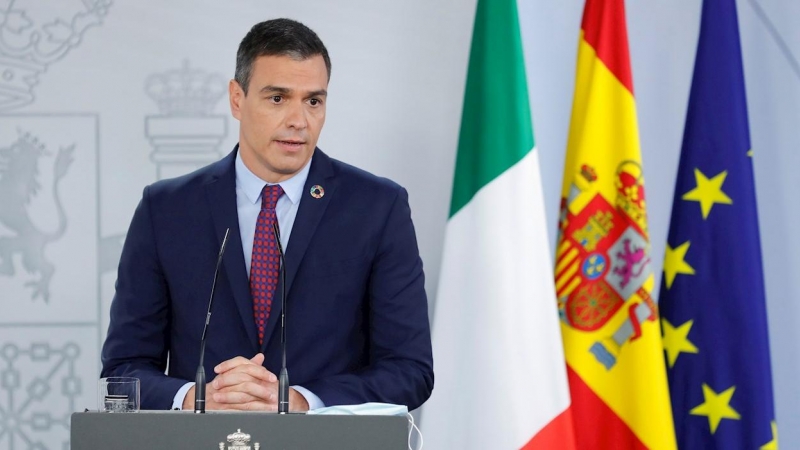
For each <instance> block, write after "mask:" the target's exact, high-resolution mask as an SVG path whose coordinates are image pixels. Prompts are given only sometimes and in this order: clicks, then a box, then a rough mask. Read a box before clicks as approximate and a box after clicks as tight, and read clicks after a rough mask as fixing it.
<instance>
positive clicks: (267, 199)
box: [261, 184, 283, 209]
mask: <svg viewBox="0 0 800 450" xmlns="http://www.w3.org/2000/svg"><path fill="white" fill-rule="evenodd" d="M281 195H283V188H282V187H281V185H280V184H268V185H266V186H264V190H262V191H261V208H262V209H275V205H276V204H278V199H279V198H281Z"/></svg>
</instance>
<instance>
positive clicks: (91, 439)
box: [70, 411, 408, 450]
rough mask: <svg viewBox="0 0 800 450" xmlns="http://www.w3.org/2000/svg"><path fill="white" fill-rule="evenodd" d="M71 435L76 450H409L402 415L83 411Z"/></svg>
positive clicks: (404, 420)
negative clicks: (111, 449)
mask: <svg viewBox="0 0 800 450" xmlns="http://www.w3.org/2000/svg"><path fill="white" fill-rule="evenodd" d="M70 433H71V437H70V446H71V448H73V449H76V450H100V449H110V448H113V449H116V450H145V449H170V450H183V449H186V450H190V449H191V450H200V449H208V450H218V449H224V450H227V449H229V448H230V449H233V450H245V449H248V450H259V449H261V450H273V449H280V450H284V449H285V450H292V449H304V450H305V449H308V450H313V449H329V450H335V449H347V450H362V449H363V450H375V449H383V450H404V449H407V448H408V420H407V419H406V418H405V417H402V416H334V415H305V414H286V415H279V414H269V413H256V412H208V413H206V414H194V413H193V412H191V411H141V412H138V413H106V412H83V413H74V414H73V415H72V427H71V432H70ZM248 435H249V436H248Z"/></svg>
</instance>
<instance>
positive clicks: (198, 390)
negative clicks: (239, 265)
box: [194, 228, 231, 414]
mask: <svg viewBox="0 0 800 450" xmlns="http://www.w3.org/2000/svg"><path fill="white" fill-rule="evenodd" d="M230 231H231V229H230V228H226V229H225V237H224V238H222V245H221V246H220V249H219V256H217V267H216V268H215V269H214V282H213V283H212V284H211V297H210V298H209V299H208V311H207V312H206V323H205V325H203V334H202V335H201V336H200V364H198V366H197V373H196V374H195V377H194V412H195V414H204V413H205V412H206V369H205V368H204V367H203V362H204V361H205V356H206V332H207V331H208V323H209V322H210V321H211V303H212V302H213V301H214V290H215V289H216V287H217V278H218V277H219V267H220V266H221V265H222V255H224V254H225V246H226V245H227V244H228V234H229V233H230Z"/></svg>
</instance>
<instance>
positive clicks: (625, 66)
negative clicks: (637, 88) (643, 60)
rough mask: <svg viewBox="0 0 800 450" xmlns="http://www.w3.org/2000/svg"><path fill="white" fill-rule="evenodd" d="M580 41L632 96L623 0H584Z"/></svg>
mask: <svg viewBox="0 0 800 450" xmlns="http://www.w3.org/2000/svg"><path fill="white" fill-rule="evenodd" d="M581 28H582V29H583V38H584V40H586V42H587V43H588V44H589V45H591V46H592V48H594V50H595V52H597V57H598V58H600V60H601V61H603V63H604V64H605V65H606V67H608V69H609V70H610V71H611V73H613V74H614V75H615V76H616V77H617V79H618V80H619V81H620V83H622V85H623V86H625V87H626V88H628V90H629V91H630V92H631V94H633V76H632V75H631V61H630V55H629V54H628V31H627V28H626V26H625V2H624V1H623V0H586V7H585V9H584V10H583V22H582V23H581Z"/></svg>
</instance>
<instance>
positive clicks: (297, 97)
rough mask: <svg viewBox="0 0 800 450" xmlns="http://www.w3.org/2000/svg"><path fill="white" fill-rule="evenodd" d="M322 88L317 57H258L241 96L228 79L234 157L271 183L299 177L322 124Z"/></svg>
mask: <svg viewBox="0 0 800 450" xmlns="http://www.w3.org/2000/svg"><path fill="white" fill-rule="evenodd" d="M327 89H328V72H327V69H326V68H325V61H324V60H323V59H322V55H315V56H313V57H311V58H309V59H306V60H303V61H296V60H294V59H292V58H290V57H288V56H259V57H258V58H256V60H255V61H254V63H253V68H252V73H251V76H250V86H249V88H248V90H247V95H245V94H244V91H243V90H242V88H241V86H239V83H237V82H236V80H231V82H230V85H229V89H228V90H229V93H230V102H231V113H232V114H233V117H236V118H237V119H239V122H240V125H239V152H240V153H241V155H242V161H244V163H245V165H246V166H247V168H248V169H250V170H251V171H252V172H253V173H255V174H256V175H258V177H259V178H261V179H263V180H265V181H268V182H271V183H278V182H280V181H283V180H286V179H288V178H291V177H292V176H293V175H294V174H296V173H297V172H299V171H300V169H302V168H303V167H304V166H305V165H306V163H307V162H308V161H309V160H310V159H311V156H312V155H313V154H314V148H315V147H316V146H317V139H319V133H320V131H322V125H323V124H324V123H325V104H326V100H327Z"/></svg>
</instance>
